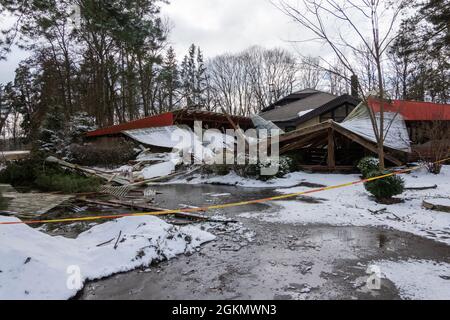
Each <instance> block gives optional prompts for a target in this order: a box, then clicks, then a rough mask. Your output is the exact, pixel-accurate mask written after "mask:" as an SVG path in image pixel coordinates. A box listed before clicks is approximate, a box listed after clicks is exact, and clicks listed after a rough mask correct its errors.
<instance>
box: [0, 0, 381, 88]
mask: <svg viewBox="0 0 450 320" xmlns="http://www.w3.org/2000/svg"><path fill="white" fill-rule="evenodd" d="M274 1H275V2H277V0H274ZM170 2H171V3H170V4H168V5H166V4H162V16H163V17H164V18H168V20H169V21H170V25H171V27H172V28H171V33H170V38H169V41H170V44H171V45H172V46H173V47H174V48H175V51H176V53H177V55H178V59H179V60H181V59H182V57H183V56H184V55H185V54H186V53H187V51H188V48H189V46H190V45H191V44H192V43H195V44H196V45H198V46H200V47H201V48H202V51H203V53H204V55H205V56H206V57H213V56H215V55H218V54H222V53H226V52H239V51H242V50H244V49H246V48H248V47H250V46H253V45H260V46H263V47H266V48H273V47H282V48H286V49H288V50H292V51H293V52H294V53H296V54H298V53H301V54H302V55H304V56H306V55H313V56H318V55H320V56H322V57H325V56H327V55H330V51H329V49H328V48H327V47H326V46H324V45H320V44H319V43H316V42H307V43H306V42H304V43H300V44H296V45H295V44H293V43H292V41H295V40H306V39H308V38H311V34H309V36H308V33H307V32H305V29H302V28H300V26H299V24H298V23H295V22H293V21H292V20H291V19H290V18H289V17H287V16H286V15H285V14H284V13H282V12H281V11H280V10H279V9H278V8H276V7H275V6H274V5H273V4H272V3H271V1H270V0H170ZM295 2H296V1H295V0H292V3H295ZM356 13H357V12H356ZM352 18H353V17H352ZM355 19H356V15H355ZM356 23H357V24H358V25H359V27H361V28H362V29H364V28H366V27H367V22H364V23H363V24H362V25H361V24H359V23H358V21H356ZM380 23H381V22H380ZM4 25H5V19H4V18H3V19H2V17H1V16H0V27H1V26H4ZM327 26H328V27H329V28H331V30H333V31H336V30H338V29H340V27H339V21H331V20H329V19H327ZM364 31H367V30H364ZM364 31H363V32H364ZM344 33H345V32H344ZM348 36H349V35H348ZM356 40H357V39H356ZM327 53H328V54H327ZM26 57H27V53H26V52H23V51H20V50H18V49H15V50H14V51H13V52H12V53H11V54H10V55H9V56H8V60H7V61H0V83H5V82H7V81H11V80H12V79H13V77H14V70H15V68H16V67H17V65H18V63H19V61H21V60H23V59H24V58H26Z"/></svg>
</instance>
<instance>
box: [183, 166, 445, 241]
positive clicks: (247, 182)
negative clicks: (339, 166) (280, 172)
mask: <svg viewBox="0 0 450 320" xmlns="http://www.w3.org/2000/svg"><path fill="white" fill-rule="evenodd" d="M401 177H402V178H403V179H404V180H405V185H406V187H407V188H408V187H413V188H416V187H420V186H434V185H437V188H436V189H429V190H406V191H405V192H404V193H403V194H402V195H400V196H398V198H400V199H403V200H404V202H402V203H399V204H393V205H382V204H378V203H376V202H375V201H374V200H373V199H372V198H371V196H370V194H369V193H368V192H367V191H366V190H365V189H364V185H363V184H358V185H354V186H350V187H345V188H340V189H334V190H328V191H322V192H318V193H314V194H311V195H309V196H312V197H315V198H319V199H322V202H321V203H311V204H310V203H306V202H301V201H298V200H295V198H293V199H292V200H286V201H277V202H276V203H277V205H279V206H280V207H281V209H280V210H274V211H273V212H267V211H264V212H249V213H244V214H242V216H243V217H258V218H260V219H262V220H265V221H273V222H282V223H300V224H310V223H314V224H328V225H338V226H379V227H386V228H392V229H396V230H400V231H405V232H410V233H413V234H416V235H419V236H423V237H427V238H431V239H433V240H437V241H440V242H444V243H446V244H450V214H448V213H445V212H439V211H432V210H427V209H424V208H423V207H422V203H423V200H425V199H435V198H436V199H439V202H443V201H444V200H442V199H448V198H449V197H450V166H444V167H443V169H442V173H441V174H439V175H434V174H430V173H428V172H427V171H426V169H420V170H417V171H414V172H413V173H411V174H406V175H402V176H401ZM357 180H360V176H359V175H357V174H319V173H306V172H295V173H291V174H288V175H287V176H286V177H284V178H277V179H272V180H270V181H267V182H262V181H257V180H252V179H246V178H242V177H239V176H238V175H236V174H234V173H230V174H228V175H226V176H222V177H211V178H202V177H201V176H197V177H195V178H194V179H192V180H190V181H187V180H179V181H177V183H190V184H200V183H221V184H229V185H237V186H242V187H253V188H268V187H269V188H275V189H276V190H277V191H278V192H280V193H283V194H291V193H297V192H301V191H307V190H311V188H308V187H303V186H302V187H295V186H296V185H299V184H300V183H302V182H309V183H314V184H319V185H326V186H333V185H339V184H343V183H347V182H353V181H357ZM383 209H385V210H383ZM377 211H378V212H377Z"/></svg>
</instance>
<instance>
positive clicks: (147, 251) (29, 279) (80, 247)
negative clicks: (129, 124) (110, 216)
mask: <svg viewBox="0 0 450 320" xmlns="http://www.w3.org/2000/svg"><path fill="white" fill-rule="evenodd" d="M0 221H2V222H14V221H19V220H17V219H16V218H7V217H0ZM119 235H120V237H119ZM214 238H215V236H214V235H212V234H210V233H208V232H206V231H203V230H200V229H199V228H197V227H194V226H184V227H181V228H180V227H174V226H172V225H169V224H167V223H165V222H164V221H162V220H161V219H159V218H156V217H152V216H147V217H126V218H122V219H118V220H115V221H111V222H107V223H104V224H101V225H97V226H94V227H93V228H92V229H90V230H89V231H86V232H84V233H82V234H80V235H79V236H78V238H77V239H67V238H64V237H52V236H50V235H48V234H45V233H42V232H40V231H38V230H36V229H33V228H31V227H29V226H27V225H24V224H20V225H2V226H1V227H0V243H2V246H1V247H0V257H1V259H0V299H68V298H70V297H73V296H74V295H75V294H76V293H77V291H78V290H79V289H81V288H80V287H78V286H77V285H76V282H77V281H76V280H77V279H76V276H77V272H78V270H79V272H80V282H81V283H83V282H85V281H86V280H88V279H89V280H94V279H100V278H103V277H107V276H110V275H112V274H115V273H119V272H126V271H130V270H133V269H136V268H138V267H148V266H149V265H150V264H151V263H152V262H153V261H155V260H163V259H170V258H173V257H175V256H176V255H178V254H183V253H190V252H193V251H195V250H196V248H197V247H199V246H200V245H201V244H202V243H205V242H208V241H212V240H214ZM117 239H118V240H117ZM102 244H103V245H102ZM115 245H116V246H117V247H116V248H115ZM68 272H69V273H68ZM71 276H72V277H71ZM74 277H75V278H74ZM68 284H69V285H70V286H68Z"/></svg>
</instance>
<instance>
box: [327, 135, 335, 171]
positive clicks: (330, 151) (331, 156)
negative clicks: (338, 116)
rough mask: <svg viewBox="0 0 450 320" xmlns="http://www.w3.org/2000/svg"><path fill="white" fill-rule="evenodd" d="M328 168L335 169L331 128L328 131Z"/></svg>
mask: <svg viewBox="0 0 450 320" xmlns="http://www.w3.org/2000/svg"><path fill="white" fill-rule="evenodd" d="M327 164H328V168H330V170H332V169H334V168H336V159H335V154H334V130H333V129H332V128H329V129H328V160H327Z"/></svg>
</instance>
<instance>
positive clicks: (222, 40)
mask: <svg viewBox="0 0 450 320" xmlns="http://www.w3.org/2000/svg"><path fill="white" fill-rule="evenodd" d="M163 14H164V15H165V16H167V17H168V18H169V19H170V21H171V24H172V27H173V29H172V34H171V39H170V40H171V42H172V44H173V46H174V47H175V49H176V51H177V53H179V55H181V54H183V55H184V54H185V53H186V51H187V48H188V47H189V45H190V44H192V43H195V44H197V45H199V46H200V47H201V48H202V50H203V51H204V53H205V55H206V56H209V57H211V56H214V55H217V54H220V53H224V52H236V51H241V50H243V49H245V48H247V47H249V46H252V45H261V46H264V47H284V48H288V49H292V44H291V43H290V42H289V40H295V39H296V38H298V36H299V30H298V25H296V24H295V23H293V22H291V21H290V19H289V18H288V17H286V16H285V15H284V14H283V13H282V12H280V11H279V10H278V9H277V8H276V7H275V6H274V5H273V4H272V3H271V2H270V0H171V4H170V5H168V6H164V7H163Z"/></svg>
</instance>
